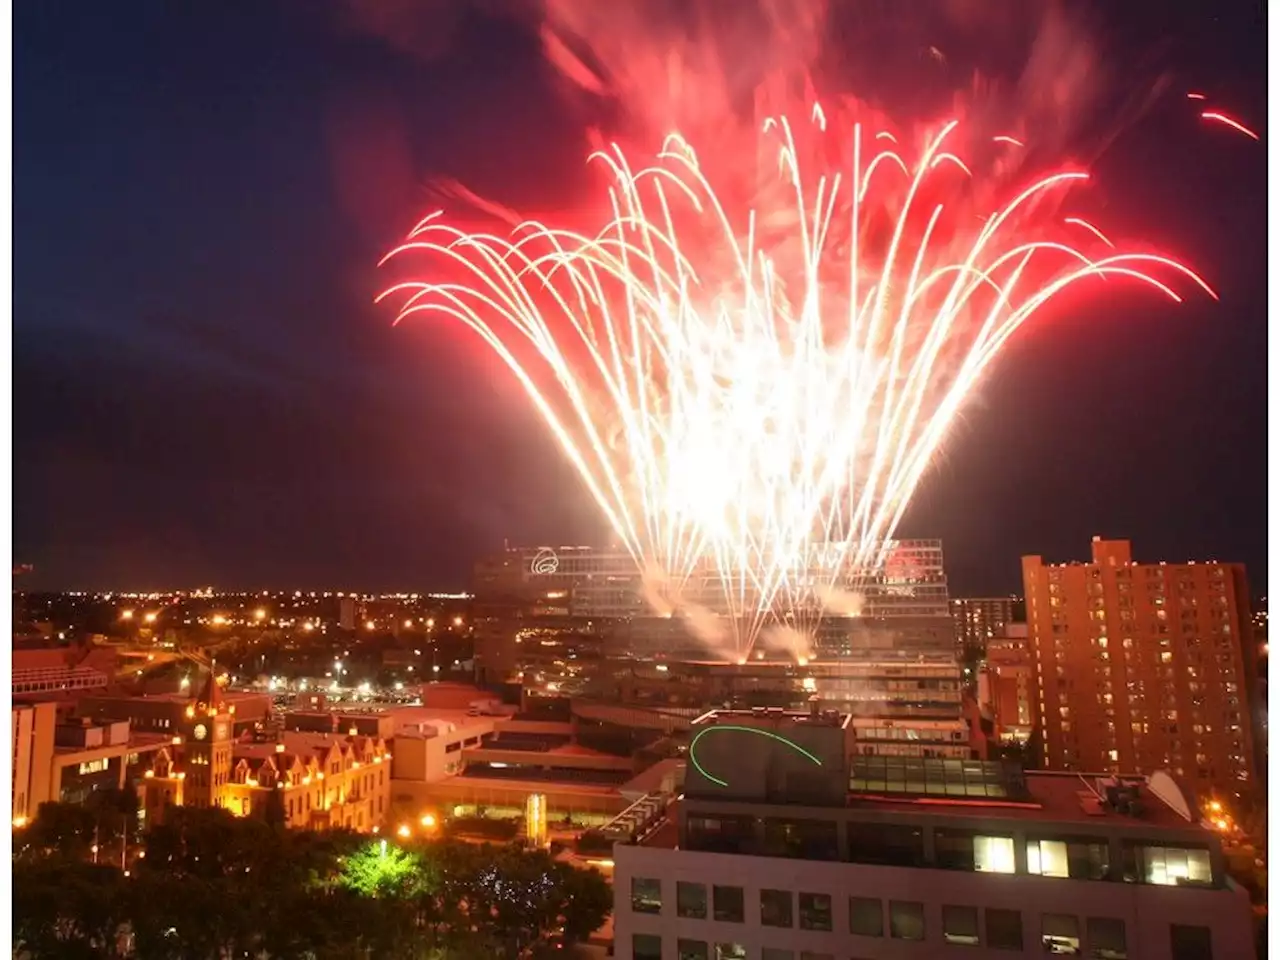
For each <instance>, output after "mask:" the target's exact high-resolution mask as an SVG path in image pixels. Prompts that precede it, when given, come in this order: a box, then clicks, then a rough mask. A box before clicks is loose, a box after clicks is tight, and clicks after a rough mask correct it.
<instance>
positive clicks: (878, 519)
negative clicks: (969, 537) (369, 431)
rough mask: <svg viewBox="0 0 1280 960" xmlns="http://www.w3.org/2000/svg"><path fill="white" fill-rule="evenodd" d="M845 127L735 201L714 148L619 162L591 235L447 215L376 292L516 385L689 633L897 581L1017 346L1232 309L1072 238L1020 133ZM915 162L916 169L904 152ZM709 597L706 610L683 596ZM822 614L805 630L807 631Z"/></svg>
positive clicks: (1191, 277)
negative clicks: (1052, 326) (403, 268)
mask: <svg viewBox="0 0 1280 960" xmlns="http://www.w3.org/2000/svg"><path fill="white" fill-rule="evenodd" d="M963 132H964V131H963V130H962V129H961V128H960V127H959V125H958V124H957V123H948V124H946V125H944V126H942V127H941V128H940V129H936V130H934V131H933V132H932V133H931V134H930V135H928V136H924V137H911V136H908V135H906V134H903V133H901V132H897V133H895V132H894V131H891V130H888V129H878V128H873V127H870V126H864V125H863V124H862V123H861V122H858V121H857V120H856V119H853V120H851V122H849V123H848V124H834V123H833V124H829V123H828V118H827V116H826V115H825V114H824V113H823V111H822V110H821V109H820V108H814V110H813V112H812V115H811V117H809V118H806V119H805V121H804V122H802V123H800V124H797V125H793V124H792V123H791V122H789V121H788V120H787V119H777V120H772V121H769V122H767V123H766V124H765V125H764V128H763V129H762V130H761V131H760V136H761V144H762V151H761V154H762V156H763V157H765V158H767V161H762V163H761V167H762V169H767V170H768V171H769V172H770V175H769V176H766V177H763V178H762V180H763V182H762V183H761V184H760V185H759V186H757V187H755V188H753V190H752V191H750V192H749V195H745V196H739V195H737V194H738V193H742V192H743V191H740V190H731V191H730V192H729V194H728V195H725V196H720V195H717V192H716V189H715V187H714V185H713V183H712V180H713V179H714V177H713V176H712V175H711V174H710V173H708V172H707V169H708V168H705V167H704V165H703V164H702V163H700V161H699V158H698V155H697V154H696V153H695V147H696V146H697V145H696V144H691V143H688V142H686V141H685V140H683V139H682V138H681V137H679V136H672V137H670V138H669V139H668V140H667V142H666V144H665V145H664V147H663V149H662V150H661V152H660V153H659V155H658V156H657V158H656V160H655V161H654V162H652V163H651V164H649V165H647V166H644V167H633V166H632V164H631V161H630V159H629V158H628V155H627V153H626V152H625V151H623V150H622V149H620V148H618V147H616V146H614V147H611V148H610V149H608V150H605V151H603V152H601V153H599V154H597V155H596V156H595V160H596V161H597V162H598V163H600V164H602V165H603V167H604V169H605V171H606V172H607V174H608V178H609V190H608V199H609V205H610V206H609V209H610V213H609V215H607V216H605V217H603V218H602V220H603V221H604V222H603V223H602V224H601V226H600V228H599V229H598V230H595V231H592V232H590V233H581V232H574V231H570V230H567V229H563V228H561V227H558V226H555V225H548V224H541V223H526V224H524V225H522V226H520V227H519V228H518V229H517V230H516V231H515V232H514V233H513V234H512V236H511V237H510V238H509V239H502V238H500V237H498V236H494V235H488V234H473V233H467V232H464V231H461V230H458V229H456V228H454V227H451V226H450V225H449V224H448V223H447V222H445V221H444V220H443V219H442V215H440V214H434V215H432V216H430V217H427V218H426V219H425V220H423V221H422V222H421V223H419V224H418V226H417V227H415V228H414V230H413V231H412V232H411V233H410V234H409V237H408V238H407V240H406V241H405V242H404V243H403V244H402V245H400V246H399V247H397V248H396V249H394V250H392V251H391V252H390V253H389V254H388V255H387V257H386V258H385V260H384V263H385V262H387V261H392V260H395V261H402V260H404V259H405V258H409V257H413V258H423V259H415V261H414V270H415V271H422V272H423V273H422V275H424V276H426V277H427V279H422V280H412V281H406V282H402V283H396V284H395V285H394V286H392V287H391V288H390V289H388V290H387V291H386V292H384V293H383V294H382V296H381V297H380V299H382V298H386V297H390V298H392V299H393V300H395V301H396V302H397V303H398V305H399V316H398V319H400V320H403V319H406V318H410V317H418V316H428V315H432V314H439V315H441V316H444V317H448V318H450V319H452V320H454V321H457V322H460V323H462V324H464V325H465V326H466V327H468V328H470V329H471V330H473V331H474V332H475V333H476V334H478V335H479V336H480V338H481V339H482V340H483V341H484V343H485V344H487V345H488V347H489V348H490V349H492V350H493V351H494V352H495V353H496V354H497V355H498V356H499V357H500V358H501V359H502V360H503V361H504V362H505V364H506V365H507V366H508V367H509V368H510V370H511V373H512V374H513V375H514V376H515V377H516V378H517V379H518V381H519V382H520V383H521V385H522V386H523V388H524V389H525V391H527V393H528V396H529V399H530V401H531V402H532V403H533V404H534V406H535V407H536V408H537V410H538V411H539V413H540V414H541V416H542V418H543V419H544V420H545V421H546V424H547V426H548V428H549V429H550V431H551V434H552V436H553V437H554V438H555V440H556V441H557V442H558V444H559V445H560V447H561V448H562V449H563V451H564V453H565V455H566V456H567V457H568V458H569V460H570V461H571V462H572V463H573V465H574V467H575V468H576V469H577V472H578V473H579V474H580V475H581V477H582V480H583V483H584V484H585V486H586V488H587V490H588V491H589V492H590V494H591V496H592V497H593V498H594V500H595V502H596V503H597V504H598V506H599V508H600V510H601V512H602V513H603V515H604V517H605V518H606V519H607V521H608V523H609V526H610V527H611V528H612V530H613V532H614V533H615V534H616V536H617V537H618V539H619V540H620V541H621V542H622V543H623V544H625V546H626V548H627V549H628V550H629V551H630V552H631V554H632V555H633V556H634V557H635V560H636V562H637V564H638V565H639V566H640V568H641V569H642V570H644V571H645V572H646V573H648V574H649V575H650V580H651V581H652V582H653V583H654V584H655V585H656V586H655V589H654V593H655V594H656V595H658V596H659V597H660V598H661V599H660V600H655V603H665V604H669V605H670V607H671V608H673V609H676V610H680V609H682V608H683V609H684V610H685V611H686V612H689V611H690V608H691V607H694V606H700V605H701V604H703V603H704V602H706V597H705V591H706V589H707V585H708V584H714V585H715V589H716V590H717V591H720V592H722V594H723V596H722V597H721V602H719V603H718V604H716V605H715V606H716V607H717V608H718V609H719V610H720V611H721V612H723V613H727V614H729V615H730V618H729V619H730V622H732V623H734V624H736V625H737V637H736V642H737V644H738V652H739V654H740V655H746V653H748V652H749V650H750V647H751V644H752V643H753V642H754V640H755V638H756V636H757V635H758V633H759V631H760V630H761V628H762V627H764V626H765V625H766V624H767V623H769V622H770V621H771V620H777V621H781V622H783V623H785V624H787V625H788V626H790V627H796V626H797V625H799V626H807V625H812V620H813V618H816V617H817V616H820V615H821V611H822V608H823V606H824V605H825V604H828V602H829V601H828V598H829V597H830V596H831V595H832V594H833V593H838V592H840V591H842V590H848V589H850V588H851V587H856V583H855V582H854V580H855V579H856V576H857V575H858V572H859V571H864V570H867V569H873V568H875V567H876V566H877V564H878V562H879V561H880V560H881V557H880V556H879V553H880V551H881V550H882V548H883V544H884V543H885V541H886V540H887V539H889V538H890V537H891V536H892V534H893V532H894V530H895V528H896V527H897V525H898V522H899V520H900V518H901V517H902V515H903V511H904V510H905V509H906V506H907V504H908V503H909V501H910V499H911V496H912V493H913V492H914V490H915V489H916V486H917V484H918V483H919V482H920V479H921V477H922V476H924V474H925V473H926V471H927V470H928V468H929V465H930V463H931V462H933V461H934V459H935V458H936V456H937V454H938V451H939V448H940V446H941V444H942V443H943V441H944V439H945V438H946V436H947V433H948V430H949V428H950V427H951V426H952V425H953V424H954V422H955V420H956V417H957V415H958V414H959V412H960V411H961V410H962V408H963V405H964V402H965V400H966V398H967V397H968V396H970V394H971V393H972V391H973V390H974V388H975V386H976V385H977V384H978V383H979V382H980V380H981V378H982V376H983V374H984V373H985V372H986V371H987V369H988V368H989V366H990V365H991V364H992V362H993V361H994V360H995V358H996V357H997V356H998V355H999V354H1000V351H1001V349H1002V347H1003V346H1004V345H1005V344H1006V343H1007V342H1008V340H1009V338H1010V337H1011V336H1013V335H1014V333H1015V332H1017V331H1018V329H1019V328H1020V327H1021V326H1022V325H1023V324H1024V323H1026V322H1027V321H1028V320H1029V319H1030V318H1031V317H1032V316H1034V315H1035V314H1036V312H1037V311H1038V310H1039V309H1040V308H1041V307H1043V306H1044V305H1045V304H1047V303H1048V302H1049V301H1051V300H1054V299H1058V298H1061V297H1062V296H1063V295H1064V294H1066V293H1067V292H1068V291H1070V290H1072V289H1074V288H1080V290H1079V292H1080V295H1084V294H1085V293H1087V292H1089V291H1092V292H1094V293H1097V292H1098V291H1099V290H1102V289H1104V288H1105V287H1106V284H1103V283H1101V282H1100V281H1103V280H1112V279H1119V280H1124V281H1132V282H1137V283H1140V284H1145V285H1147V286H1149V287H1151V288H1153V289H1154V290H1155V291H1156V292H1157V293H1159V294H1161V295H1163V296H1166V297H1168V298H1170V299H1172V300H1174V301H1177V300H1179V299H1180V295H1179V293H1178V292H1177V289H1175V286H1179V288H1180V289H1189V288H1192V287H1198V288H1200V289H1201V290H1203V291H1205V292H1206V293H1208V294H1210V295H1212V290H1210V288H1209V287H1208V285H1207V284H1206V283H1205V282H1204V281H1203V280H1201V279H1200V278H1199V277H1198V276H1197V275H1196V274H1195V273H1194V272H1192V271H1191V270H1190V269H1188V268H1187V267H1185V266H1183V265H1181V264H1180V263H1178V262H1177V261H1176V260H1173V259H1170V258H1167V257H1164V256H1161V255H1158V254H1155V253H1150V252H1146V251H1143V250H1132V251H1129V252H1125V251H1123V250H1118V249H1116V247H1115V246H1114V245H1113V244H1112V241H1111V240H1109V239H1108V238H1107V237H1106V236H1105V235H1104V234H1103V233H1102V232H1101V230H1099V228H1098V227H1096V226H1094V225H1093V224H1091V223H1089V222H1088V221H1086V220H1083V219H1081V218H1079V217H1076V216H1063V212H1064V211H1063V209H1062V204H1063V202H1064V200H1065V199H1066V198H1067V196H1068V192H1069V190H1070V189H1071V188H1072V187H1076V186H1079V185H1080V184H1082V183H1083V182H1084V181H1085V180H1086V179H1087V175H1086V174H1085V173H1083V172H1079V171H1074V170H1063V171H1055V172H1051V173H1049V174H1047V175H1045V176H1043V177H1041V178H1040V179H1038V180H1033V181H1031V182H1029V183H1027V184H1026V185H1025V186H1022V187H1020V188H1011V187H1010V186H1008V184H1007V183H1006V182H1005V180H1004V178H1003V177H1002V176H999V175H997V174H990V175H988V174H984V173H983V172H982V171H984V170H988V169H996V170H998V169H999V163H1000V156H1001V155H1003V154H1007V153H1008V152H1009V151H1017V152H1019V153H1021V152H1022V150H1023V142H1022V140H1020V139H1018V138H1015V137H1012V136H1008V135H1001V136H997V137H994V138H993V137H985V138H979V139H975V141H974V147H975V149H974V150H973V151H972V153H973V154H974V156H972V157H964V156H962V155H961V151H962V150H963V144H962V142H961V138H962V134H963ZM913 141H914V144H915V145H914V146H913V147H909V146H905V145H904V144H910V143H912V142H913ZM691 598H696V599H691ZM806 618H808V619H807V620H806Z"/></svg>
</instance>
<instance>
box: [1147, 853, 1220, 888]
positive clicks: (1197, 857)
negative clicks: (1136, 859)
mask: <svg viewBox="0 0 1280 960" xmlns="http://www.w3.org/2000/svg"><path fill="white" fill-rule="evenodd" d="M1139 854H1140V858H1141V861H1140V862H1141V870H1142V879H1143V880H1144V881H1146V882H1147V883H1156V884H1161V885H1164V886H1184V885H1197V884H1209V883H1212V882H1213V868H1212V866H1211V865H1210V862H1209V851H1208V850H1203V849H1196V848H1186V847H1145V846H1144V847H1141V848H1139Z"/></svg>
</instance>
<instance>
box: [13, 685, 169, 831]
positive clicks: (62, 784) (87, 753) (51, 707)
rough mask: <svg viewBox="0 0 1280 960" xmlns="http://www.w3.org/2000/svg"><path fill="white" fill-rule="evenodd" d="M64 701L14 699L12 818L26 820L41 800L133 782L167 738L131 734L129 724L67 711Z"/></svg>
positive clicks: (62, 799)
mask: <svg viewBox="0 0 1280 960" xmlns="http://www.w3.org/2000/svg"><path fill="white" fill-rule="evenodd" d="M68 706H69V705H68V704H67V703H64V702H53V701H44V702H31V703H15V704H14V706H13V708H12V710H11V711H10V718H11V720H12V723H13V728H12V729H13V752H12V759H13V784H12V786H13V793H12V794H11V796H12V800H13V803H12V816H13V823H14V824H15V825H18V826H20V825H22V824H25V823H26V822H27V821H28V820H30V819H31V818H33V817H34V816H35V815H36V813H37V812H39V809H40V804H42V803H83V802H85V801H86V800H88V799H89V797H90V796H91V795H92V794H93V793H94V792H95V791H98V790H108V789H114V790H119V789H123V788H124V787H125V786H126V785H127V784H130V783H136V782H137V781H138V780H139V779H140V778H141V776H142V769H143V766H144V765H145V764H146V763H148V762H149V760H150V758H151V756H152V755H154V754H155V753H156V752H157V751H159V750H160V749H161V748H162V747H163V746H164V744H165V743H166V742H167V740H166V738H164V737H158V736H149V735H147V734H141V735H139V734H135V733H132V732H131V731H130V729H129V724H128V722H116V723H106V724H98V723H94V722H93V721H91V720H89V719H88V718H74V717H68V716H67V715H66V712H67V707H68Z"/></svg>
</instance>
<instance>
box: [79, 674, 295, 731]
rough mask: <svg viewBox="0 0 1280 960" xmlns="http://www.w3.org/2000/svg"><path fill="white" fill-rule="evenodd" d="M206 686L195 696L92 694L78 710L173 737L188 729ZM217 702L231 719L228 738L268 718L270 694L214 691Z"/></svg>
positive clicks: (205, 691) (176, 694)
mask: <svg viewBox="0 0 1280 960" xmlns="http://www.w3.org/2000/svg"><path fill="white" fill-rule="evenodd" d="M210 682H211V681H210V680H208V679H206V681H205V683H204V684H203V686H202V687H201V688H199V691H198V693H197V695H196V697H193V695H192V694H189V693H187V694H184V693H152V694H144V695H141V696H133V695H129V694H108V693H94V694H90V695H88V696H84V697H82V698H81V699H80V701H79V703H78V705H77V709H78V710H79V711H80V712H81V713H83V714H85V715H86V716H91V717H95V718H97V719H100V720H128V721H129V723H130V725H131V726H132V727H133V729H134V730H137V731H139V732H146V733H158V734H167V735H169V736H173V735H174V734H175V733H177V732H180V731H181V730H182V729H184V728H185V727H189V726H191V724H190V720H191V719H192V713H191V711H192V710H194V709H195V706H194V704H195V702H197V698H198V695H199V693H207V692H208V691H209V683H210ZM217 696H218V703H219V704H221V705H222V706H224V707H225V708H226V711H227V714H228V715H229V716H230V718H231V719H230V721H229V722H230V724H231V735H232V736H240V735H241V734H244V733H248V732H252V731H253V730H255V729H256V728H258V727H260V726H262V725H263V724H265V723H266V722H267V720H268V719H269V718H270V717H271V695H270V694H269V693H252V692H248V691H238V690H232V691H223V690H221V689H219V690H218V692H217Z"/></svg>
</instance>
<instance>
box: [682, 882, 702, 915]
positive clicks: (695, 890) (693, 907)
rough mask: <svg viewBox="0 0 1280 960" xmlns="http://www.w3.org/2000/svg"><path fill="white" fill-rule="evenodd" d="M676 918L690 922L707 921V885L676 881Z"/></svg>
mask: <svg viewBox="0 0 1280 960" xmlns="http://www.w3.org/2000/svg"><path fill="white" fill-rule="evenodd" d="M676 916H677V917H687V918H689V919H690V920H705V919H707V885H706V884H705V883H689V882H687V881H685V880H677V881H676Z"/></svg>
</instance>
